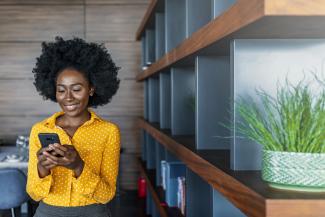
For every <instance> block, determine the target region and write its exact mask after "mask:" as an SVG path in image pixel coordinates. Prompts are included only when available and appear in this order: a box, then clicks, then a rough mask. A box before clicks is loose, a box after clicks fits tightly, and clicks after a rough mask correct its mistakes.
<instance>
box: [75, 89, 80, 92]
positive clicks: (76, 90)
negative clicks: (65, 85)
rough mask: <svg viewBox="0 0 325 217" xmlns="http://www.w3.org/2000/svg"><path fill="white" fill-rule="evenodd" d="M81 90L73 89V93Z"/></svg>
mask: <svg viewBox="0 0 325 217" xmlns="http://www.w3.org/2000/svg"><path fill="white" fill-rule="evenodd" d="M80 90H81V89H73V91H75V92H79V91H80Z"/></svg>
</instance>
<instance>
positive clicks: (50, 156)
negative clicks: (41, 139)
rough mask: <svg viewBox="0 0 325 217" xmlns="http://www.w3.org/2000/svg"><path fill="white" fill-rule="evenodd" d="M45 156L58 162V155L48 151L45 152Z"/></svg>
mask: <svg viewBox="0 0 325 217" xmlns="http://www.w3.org/2000/svg"><path fill="white" fill-rule="evenodd" d="M44 156H45V157H46V158H47V160H48V159H51V160H52V161H55V162H58V160H59V159H58V157H56V156H54V155H52V154H50V153H48V152H44Z"/></svg>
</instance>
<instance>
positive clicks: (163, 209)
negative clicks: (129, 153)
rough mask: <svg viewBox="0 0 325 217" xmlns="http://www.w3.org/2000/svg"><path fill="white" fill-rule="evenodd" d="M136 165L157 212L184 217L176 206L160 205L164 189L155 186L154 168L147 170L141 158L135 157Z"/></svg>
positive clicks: (162, 200)
mask: <svg viewBox="0 0 325 217" xmlns="http://www.w3.org/2000/svg"><path fill="white" fill-rule="evenodd" d="M137 162H138V167H139V170H140V173H141V175H142V176H143V177H144V178H145V180H146V183H147V186H148V188H149V190H150V193H151V195H152V198H153V200H154V202H155V204H156V207H157V209H158V212H159V214H160V216H161V217H184V216H183V215H182V214H181V212H180V210H179V209H178V208H176V207H168V206H162V204H161V203H162V202H163V203H164V201H165V199H164V197H165V196H164V194H165V192H164V190H163V189H162V188H161V187H155V179H156V175H155V174H156V172H155V170H147V169H146V166H145V162H143V161H142V160H141V159H139V158H138V159H137Z"/></svg>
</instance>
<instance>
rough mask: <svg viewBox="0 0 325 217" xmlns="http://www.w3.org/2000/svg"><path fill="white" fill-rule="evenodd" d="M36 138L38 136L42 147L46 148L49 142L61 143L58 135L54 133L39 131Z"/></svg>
mask: <svg viewBox="0 0 325 217" xmlns="http://www.w3.org/2000/svg"><path fill="white" fill-rule="evenodd" d="M38 138H39V140H40V142H41V145H42V147H43V148H46V147H48V146H49V145H50V144H54V143H58V144H61V143H60V139H59V136H58V134H56V133H39V134H38ZM50 153H51V152H50ZM56 156H57V157H60V156H61V155H56Z"/></svg>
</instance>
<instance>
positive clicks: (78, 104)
mask: <svg viewBox="0 0 325 217" xmlns="http://www.w3.org/2000/svg"><path fill="white" fill-rule="evenodd" d="M93 93H94V89H93V88H92V87H90V85H89V82H88V80H87V79H86V78H85V77H84V75H83V74H81V73H80V72H79V71H77V70H74V69H65V70H63V71H62V72H61V73H60V74H59V75H58V77H57V80H56V100H57V102H58V103H59V105H60V107H61V108H62V110H63V111H64V113H65V114H66V115H68V116H71V117H76V116H79V115H82V114H83V113H84V112H85V111H86V110H87V108H88V101H89V96H92V95H93Z"/></svg>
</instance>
